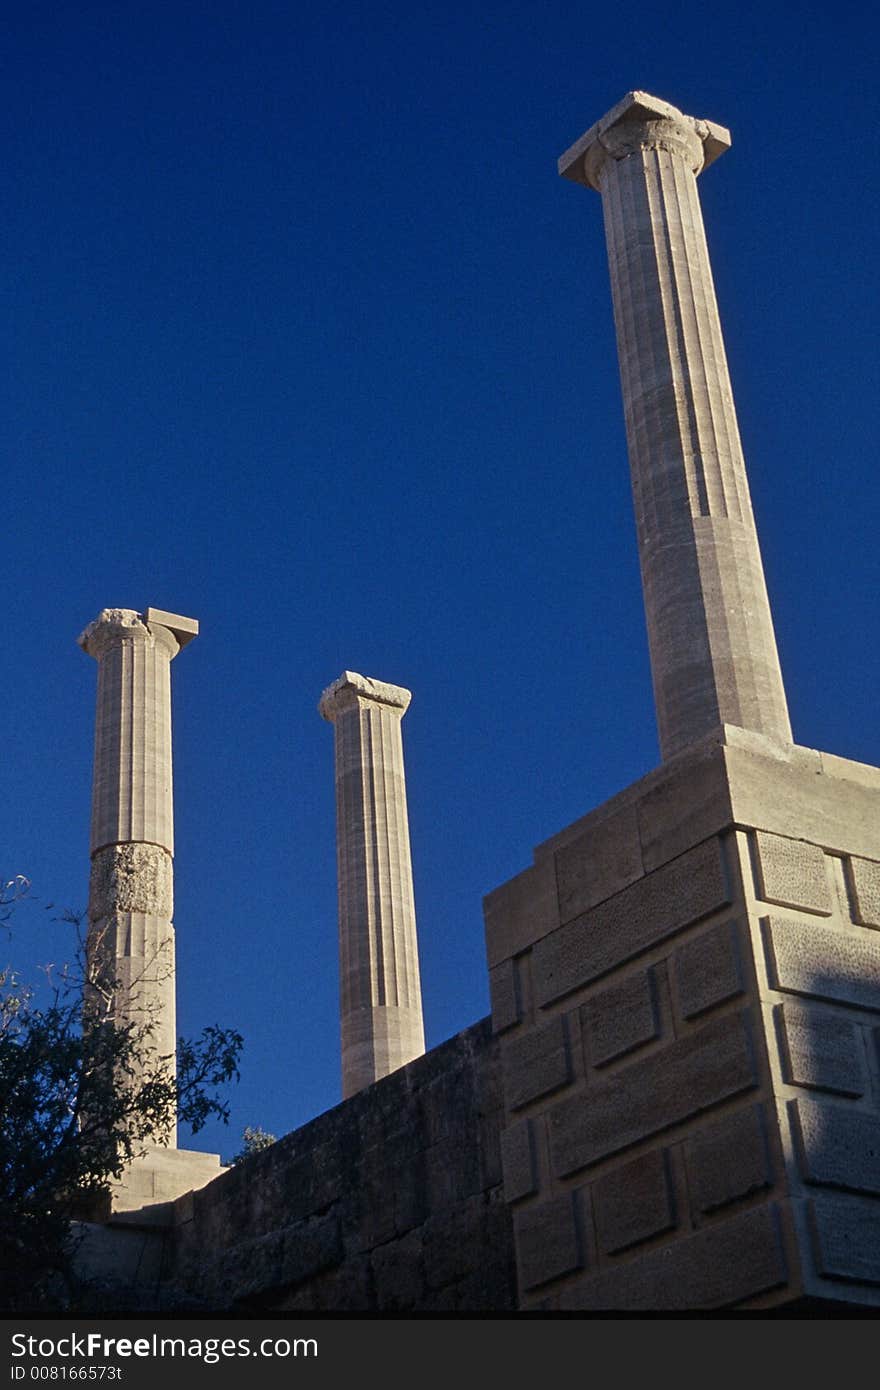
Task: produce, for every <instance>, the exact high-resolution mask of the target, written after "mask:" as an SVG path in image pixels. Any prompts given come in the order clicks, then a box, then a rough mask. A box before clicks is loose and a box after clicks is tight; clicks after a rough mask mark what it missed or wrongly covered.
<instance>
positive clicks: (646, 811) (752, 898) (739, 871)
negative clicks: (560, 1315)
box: [486, 727, 880, 1311]
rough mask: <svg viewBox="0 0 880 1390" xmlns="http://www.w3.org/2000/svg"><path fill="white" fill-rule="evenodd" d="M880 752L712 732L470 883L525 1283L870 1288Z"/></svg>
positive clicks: (606, 1291)
mask: <svg viewBox="0 0 880 1390" xmlns="http://www.w3.org/2000/svg"><path fill="white" fill-rule="evenodd" d="M878 926H880V770H878V769H876V768H870V767H866V766H864V765H862V764H858V763H851V762H847V761H846V760H844V759H842V758H836V757H832V756H831V755H828V754H824V753H819V752H816V751H814V750H812V749H807V748H799V747H796V746H793V745H790V744H789V745H779V744H773V743H771V742H770V741H769V740H766V739H764V738H762V737H761V736H760V735H756V734H750V733H746V732H745V731H743V730H741V729H733V728H729V727H727V728H724V729H722V730H719V732H718V734H717V735H716V736H714V737H710V738H709V739H706V740H704V741H703V742H702V743H701V744H697V745H695V746H694V747H693V748H691V749H689V750H688V751H687V752H686V753H683V754H681V755H680V756H679V757H677V758H673V759H671V760H670V761H669V762H668V763H666V764H665V765H664V766H663V767H662V768H660V769H658V770H657V771H656V772H653V773H651V774H649V776H647V777H645V778H643V779H642V781H641V782H638V783H636V784H635V785H634V786H632V787H629V788H628V789H627V790H626V791H625V792H622V793H621V794H620V795H619V796H617V797H614V798H613V799H612V800H611V801H609V802H607V803H606V804H605V805H604V806H601V807H599V808H597V810H596V811H594V812H592V813H591V814H590V815H588V816H586V817H584V819H583V820H581V821H579V822H577V823H576V824H574V825H572V826H570V827H569V828H568V829H567V830H565V831H563V832H562V833H561V834H559V835H557V836H556V837H554V839H552V840H550V841H548V842H546V843H545V844H544V845H541V846H539V847H538V849H537V850H536V851H535V862H534V865H533V866H532V867H531V868H529V869H527V870H525V872H524V873H522V874H519V875H518V876H517V877H516V878H515V879H513V880H511V882H509V883H507V884H505V885H504V886H503V887H501V888H499V889H497V890H496V891H495V892H494V893H492V894H490V895H489V897H488V898H487V900H486V939H487V949H488V955H489V965H490V982H491V989H492V1011H493V1022H494V1027H495V1030H496V1032H497V1033H498V1034H500V1035H501V1047H502V1074H503V1085H504V1097H505V1111H506V1115H505V1124H504V1132H503V1134H502V1154H503V1166H504V1189H505V1195H506V1197H507V1200H508V1201H509V1202H510V1203H511V1204H512V1207H513V1213H514V1231H515V1244H516V1258H517V1271H518V1278H519V1300H520V1306H521V1307H522V1308H524V1309H535V1310H542V1311H551V1310H556V1309H558V1310H562V1311H576V1310H582V1311H589V1310H602V1309H614V1310H629V1311H635V1310H639V1309H644V1310H647V1309H651V1310H660V1311H663V1310H668V1311H674V1310H687V1309H699V1308H725V1307H749V1308H762V1307H768V1308H769V1307H773V1306H783V1305H785V1304H792V1303H796V1302H797V1301H798V1300H812V1301H816V1300H819V1301H822V1300H825V1301H828V1302H836V1303H840V1304H843V1303H853V1304H859V1305H863V1306H864V1305H871V1304H877V1303H878V1302H880V1289H878V1285H880V1158H878V1155H880V1073H878V1054H877V1042H876V1040H877V1036H878V1034H877V1030H878V1026H880V937H878V935H877V928H878Z"/></svg>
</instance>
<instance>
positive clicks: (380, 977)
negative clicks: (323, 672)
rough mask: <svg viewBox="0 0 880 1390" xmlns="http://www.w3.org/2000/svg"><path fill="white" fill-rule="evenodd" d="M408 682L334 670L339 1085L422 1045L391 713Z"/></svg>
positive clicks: (368, 1075)
mask: <svg viewBox="0 0 880 1390" xmlns="http://www.w3.org/2000/svg"><path fill="white" fill-rule="evenodd" d="M410 698H411V697H410V692H409V691H408V690H402V689H401V688H400V687H399V686H396V685H385V684H384V683H383V682H381V681H375V680H370V679H369V678H368V677H366V676H361V675H358V674H357V672H355V671H343V673H342V675H341V676H340V678H339V680H338V681H335V682H334V684H333V685H331V686H330V687H329V688H328V689H327V690H325V691H324V694H323V695H322V696H321V701H320V704H319V705H318V709H319V711H320V713H321V714H322V715H323V717H324V718H325V719H326V720H328V721H329V722H330V723H331V724H333V726H334V731H335V739H334V742H335V756H336V819H337V863H338V874H339V980H340V1023H341V1030H342V1094H343V1097H348V1096H351V1095H354V1094H355V1092H356V1091H359V1090H361V1089H362V1088H363V1087H364V1086H369V1085H370V1083H371V1082H373V1081H377V1080H378V1079H379V1078H380V1077H381V1076H386V1075H387V1074H388V1073H389V1072H391V1071H395V1070H396V1069H397V1068H398V1067H402V1066H404V1065H405V1064H406V1063H407V1062H411V1061H412V1060H413V1058H414V1057H420V1056H421V1055H422V1053H423V1052H424V1050H425V1034H424V1026H423V1023H422V996H421V988H420V984H419V958H418V948H417V942H416V919H415V905H414V901H413V883H412V864H411V860H410V845H409V822H408V818H407V808H406V784H405V781H404V772H403V741H402V739H401V730H400V722H401V719H402V718H403V716H404V714H405V713H406V710H407V708H408V706H409V702H410Z"/></svg>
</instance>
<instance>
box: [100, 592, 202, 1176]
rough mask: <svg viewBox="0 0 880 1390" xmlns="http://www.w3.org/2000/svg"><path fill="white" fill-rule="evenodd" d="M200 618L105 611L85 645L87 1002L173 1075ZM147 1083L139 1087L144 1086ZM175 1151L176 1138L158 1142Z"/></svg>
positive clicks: (154, 611) (161, 1138)
mask: <svg viewBox="0 0 880 1390" xmlns="http://www.w3.org/2000/svg"><path fill="white" fill-rule="evenodd" d="M197 632H198V624H197V623H196V622H195V620H194V619H191V618H182V617H178V616H177V615H175V614H172V613H165V612H164V611H160V610H158V609H152V608H148V609H147V610H146V611H145V612H144V613H143V614H140V613H136V612H134V611H133V610H132V609H127V608H105V609H104V610H103V612H101V613H100V614H99V615H98V617H97V618H96V620H95V621H94V622H93V623H91V624H90V625H89V626H88V627H87V628H86V630H85V631H84V632H83V633H82V635H81V636H80V638H79V644H80V646H81V647H82V648H83V650H84V651H86V652H87V653H88V654H89V656H92V657H94V658H95V660H96V661H97V662H98V699H97V714H96V720H95V757H94V776H93V783H92V833H91V856H92V862H91V878H90V884H89V928H88V937H87V958H88V959H87V969H88V976H89V980H90V999H91V1000H92V1001H93V1002H99V1003H102V1007H104V1008H106V1010H107V1011H108V1012H109V1013H111V1014H112V1015H113V1016H114V1017H116V1018H118V1019H122V1020H125V1021H127V1022H135V1023H137V1024H139V1025H143V1026H144V1027H146V1028H148V1029H149V1034H148V1046H147V1049H146V1054H147V1055H145V1057H144V1064H145V1065H146V1066H150V1065H153V1064H155V1062H156V1061H160V1060H161V1061H162V1063H163V1065H164V1067H165V1069H166V1070H167V1071H168V1072H170V1073H171V1074H172V1075H173V1074H174V1071H175V1052H176V1042H177V1033H176V1008H175V965H174V927H173V925H172V916H173V911H174V889H173V863H172V855H173V852H174V815H173V803H172V766H171V674H170V667H171V661H172V659H173V658H174V657H175V656H176V655H177V653H178V651H179V650H180V648H181V647H182V646H184V645H185V644H186V643H187V642H189V641H191V640H192V638H193V637H195V636H196V634H197ZM138 1080H139V1078H137V1077H135V1078H133V1083H134V1084H137V1082H138ZM155 1140H156V1143H157V1144H159V1145H160V1146H162V1147H165V1148H174V1147H175V1146H176V1140H175V1132H174V1128H173V1127H172V1128H171V1129H170V1131H169V1132H168V1133H163V1134H159V1135H156V1136H155Z"/></svg>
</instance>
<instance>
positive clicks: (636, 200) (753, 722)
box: [559, 92, 791, 759]
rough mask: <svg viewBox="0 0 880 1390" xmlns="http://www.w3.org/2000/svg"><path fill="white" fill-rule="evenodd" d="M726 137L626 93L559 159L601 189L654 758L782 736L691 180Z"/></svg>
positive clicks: (780, 697)
mask: <svg viewBox="0 0 880 1390" xmlns="http://www.w3.org/2000/svg"><path fill="white" fill-rule="evenodd" d="M729 144H730V137H729V134H728V132H727V131H726V130H724V129H723V128H722V127H721V126H717V125H714V124H713V123H712V122H710V121H702V120H695V119H694V118H693V117H692V116H685V115H683V114H682V113H681V112H680V111H678V110H677V109H676V108H675V107H674V106H670V105H669V104H668V103H666V102H664V101H660V100H658V99H657V98H656V97H652V96H648V95H647V94H646V93H644V92H630V93H629V95H628V96H626V97H624V99H623V100H622V101H621V102H619V103H618V105H617V106H615V107H614V108H613V109H612V110H611V111H610V112H609V113H608V114H607V115H606V116H604V117H603V118H602V120H601V121H599V122H598V123H597V124H596V125H594V126H593V127H592V128H591V129H590V130H588V131H587V133H586V134H585V135H584V136H582V137H581V139H580V140H578V142H577V143H576V144H575V145H573V146H572V147H571V149H569V150H568V151H567V152H566V153H565V154H564V155H563V156H562V157H561V159H560V160H559V172H560V173H561V174H562V175H563V176H564V177H566V178H569V179H572V180H573V181H574V182H575V183H580V184H584V185H585V186H587V187H588V188H594V189H596V190H598V191H599V192H600V193H601V195H602V204H603V209H604V215H605V233H606V239H607V244H608V259H609V264H610V269H611V287H612V294H613V300H614V318H615V325H616V330H617V345H618V354H619V359H620V374H621V382H622V387H623V401H624V411H625V415H626V432H627V442H628V448H629V456H630V466H631V471H632V487H633V498H634V503H635V513H636V525H637V530H638V542H639V555H640V560H641V569H642V584H643V589H644V598H645V611H646V617H647V627H648V642H649V647H650V654H651V669H652V675H653V683H654V699H655V704H656V710H657V723H658V729H659V735H660V748H661V753H662V756H663V758H664V759H667V758H669V757H671V756H672V755H673V754H675V753H678V752H680V751H681V750H682V749H683V748H685V747H687V746H688V745H689V744H692V743H693V742H695V741H696V740H697V739H699V738H700V737H701V736H702V735H704V734H706V733H708V732H709V731H710V730H712V729H713V728H716V727H717V726H718V725H719V724H731V725H736V726H739V727H741V728H744V729H750V730H753V731H756V732H758V733H762V734H765V735H767V736H768V737H770V738H772V739H775V740H777V741H781V742H784V743H790V742H791V726H790V724H789V719H788V710H787V705H786V699H785V691H784V689H783V684H782V674H781V671H780V667H779V658H778V655H777V651H776V640H775V637H774V633H773V624H772V620H771V616H770V605H769V602H768V599H767V591H766V586H765V582H764V573H763V567H762V564H761V556H760V551H759V549H758V540H757V534H756V531H755V523H754V518H753V515H752V506H751V501H750V498H749V489H748V483H747V480H746V472H745V464H744V461H743V455H742V448H741V445H740V439H739V432H738V428H737V422H736V414H735V411H734V405H733V396H732V392H731V387H730V378H729V374H728V369H727V361H726V358H725V352H724V344H723V341H722V337H721V325H720V322H719V318H718V308H717V305H716V301H715V291H714V288H713V283H712V272H711V268H710V265H709V256H708V252H707V249H706V239H705V233H704V230H703V221H702V215H701V212H700V204H699V198H698V194H697V185H696V176H697V174H699V173H700V171H701V170H702V169H703V168H704V167H705V166H706V165H707V164H709V163H711V161H712V160H714V159H716V158H717V157H718V155H720V154H722V153H723V151H724V150H725V149H727V148H728V146H729Z"/></svg>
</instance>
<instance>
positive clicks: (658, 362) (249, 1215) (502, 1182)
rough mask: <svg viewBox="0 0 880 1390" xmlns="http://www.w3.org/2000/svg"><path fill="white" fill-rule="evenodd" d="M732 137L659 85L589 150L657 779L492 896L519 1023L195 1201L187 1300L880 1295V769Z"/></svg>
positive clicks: (183, 1223) (181, 1203)
mask: <svg viewBox="0 0 880 1390" xmlns="http://www.w3.org/2000/svg"><path fill="white" fill-rule="evenodd" d="M728 143H729V141H728V136H727V134H726V132H725V131H723V130H722V129H721V128H720V127H718V126H715V125H713V124H712V123H710V122H707V121H699V120H694V119H693V118H691V117H689V116H685V115H683V114H682V113H681V112H680V111H678V110H676V108H674V107H671V106H670V105H669V104H668V103H666V102H662V101H658V100H657V99H656V98H654V97H650V96H647V95H646V94H644V93H639V92H636V93H630V94H629V95H628V96H627V97H626V98H624V100H623V101H622V102H620V103H619V104H618V105H617V106H616V107H614V108H613V110H612V111H611V112H609V114H608V115H607V116H606V117H605V118H604V119H603V120H601V121H600V122H599V123H598V124H597V125H595V126H593V127H592V128H591V130H590V131H588V132H587V134H586V135H585V136H584V137H583V138H582V139H581V140H579V141H578V142H577V144H576V145H574V146H573V147H572V148H571V149H570V150H569V151H568V152H567V154H566V155H564V156H563V158H562V160H561V161H560V170H561V172H562V173H563V174H564V175H565V176H566V177H568V178H571V179H573V180H574V181H575V182H578V183H582V184H585V185H587V186H589V187H592V188H597V189H598V190H599V191H600V192H601V194H602V199H603V205H604V209H605V217H606V228H607V236H608V249H609V258H610V263H611V276H612V286H613V294H614V308H615V319H616V324H617V334H618V343H619V348H620V359H621V377H622V383H623V394H624V404H625V410H626V419H627V433H628V442H629V450H630V460H631V466H632V476H633V491H634V499H635V510H636V520H637V531H638V539H639V550H640V556H641V563H642V573H643V578H644V588H645V606H646V613H647V621H648V632H649V640H650V649H651V660H652V669H653V677H654V686H655V696H656V705H657V717H658V725H659V730H660V740H661V748H662V754H663V761H662V764H661V766H660V767H659V768H657V769H656V770H655V771H653V772H651V773H650V774H649V775H648V776H646V777H644V778H642V779H641V780H640V781H639V782H637V783H636V784H635V785H634V786H631V787H629V788H627V789H626V790H624V791H622V792H620V794H619V795H617V796H615V797H613V798H612V799H611V800H610V801H608V802H606V803H605V804H604V805H602V806H599V807H598V808H596V809H594V810H592V811H591V812H590V813H589V814H588V815H586V816H585V817H584V818H583V819H582V820H580V821H578V822H576V823H575V824H574V825H572V826H569V827H568V828H567V829H566V830H563V831H561V832H560V833H559V834H558V835H556V836H554V837H553V838H552V839H551V840H549V841H547V842H546V843H544V844H542V845H540V846H539V847H538V848H537V849H536V850H535V853H534V861H533V863H532V864H531V865H530V866H529V867H528V868H526V869H525V870H524V871H523V872H522V873H520V874H519V875H517V876H516V877H515V878H514V879H512V880H511V881H510V882H508V883H506V884H504V885H502V886H501V887H499V888H497V889H496V890H495V891H494V892H491V893H489V895H488V896H487V898H486V899H485V904H484V910H485V928H486V949H487V959H488V965H489V980H490V992H491V1002H492V1014H491V1020H485V1021H484V1022H483V1023H480V1024H477V1025H476V1026H475V1027H474V1028H472V1029H470V1030H467V1031H466V1032H465V1033H462V1034H460V1035H459V1036H458V1037H457V1038H455V1039H453V1040H452V1041H451V1042H450V1043H447V1044H445V1045H444V1046H443V1047H440V1048H437V1049H435V1050H434V1051H433V1052H431V1053H429V1054H427V1056H425V1057H423V1058H421V1059H419V1060H417V1061H415V1062H412V1063H410V1064H409V1065H408V1066H405V1067H403V1068H402V1069H400V1070H398V1071H396V1072H394V1074H393V1075H389V1076H386V1077H385V1078H384V1079H382V1080H378V1081H376V1082H375V1083H374V1084H373V1085H371V1086H369V1087H368V1088H367V1089H366V1090H362V1091H360V1092H359V1094H358V1095H357V1096H356V1097H354V1098H353V1099H352V1100H349V1101H345V1102H343V1104H342V1105H341V1106H339V1107H337V1108H336V1110H334V1111H330V1112H328V1114H327V1115H325V1116H321V1117H320V1118H319V1119H318V1120H316V1121H313V1122H312V1124H311V1125H308V1126H306V1127H305V1128H304V1129H302V1130H300V1131H299V1132H298V1133H296V1134H293V1135H289V1136H288V1137H287V1138H286V1139H284V1140H282V1141H281V1142H280V1143H279V1144H278V1145H276V1146H274V1148H273V1149H271V1150H269V1151H268V1152H267V1153H266V1154H261V1155H258V1156H257V1157H255V1158H254V1159H251V1160H249V1161H248V1163H246V1164H244V1165H242V1167H241V1169H236V1170H234V1171H233V1172H232V1173H229V1174H225V1175H223V1176H222V1177H220V1178H219V1179H217V1181H216V1182H214V1183H212V1184H210V1185H209V1186H208V1187H206V1188H204V1189H202V1190H201V1191H198V1192H195V1193H194V1194H192V1195H191V1196H184V1197H181V1198H180V1199H178V1201H177V1202H176V1203H174V1205H173V1207H172V1208H171V1209H170V1212H169V1214H168V1222H169V1225H168V1229H167V1231H166V1234H165V1243H164V1259H165V1263H164V1265H163V1266H161V1267H160V1266H159V1264H158V1263H154V1267H153V1275H154V1278H157V1279H159V1281H160V1284H161V1287H162V1289H163V1291H164V1292H163V1295H162V1296H163V1297H164V1298H166V1299H170V1300H173V1299H174V1298H177V1299H179V1300H183V1301H184V1302H186V1300H190V1303H191V1305H192V1306H196V1307H205V1308H222V1309H226V1310H228V1311H231V1312H235V1311H237V1310H240V1311H244V1310H249V1309H253V1308H261V1309H264V1310H266V1311H271V1310H281V1309H298V1310H302V1311H305V1310H309V1309H323V1308H332V1309H335V1310H337V1311H359V1310H363V1311H372V1312H394V1311H400V1310H407V1311H419V1310H424V1311H427V1310H431V1309H437V1308H447V1309H455V1310H476V1309H483V1310H492V1311H496V1312H507V1311H510V1310H511V1309H513V1308H517V1309H521V1310H524V1311H528V1312H557V1311H560V1312H582V1313H593V1312H599V1313H601V1312H606V1311H609V1310H610V1311H629V1312H639V1311H657V1312H666V1313H670V1312H674V1311H696V1310H706V1309H737V1310H740V1311H753V1312H759V1311H762V1310H776V1311H779V1310H782V1311H783V1312H784V1311H786V1310H788V1311H789V1312H794V1313H796V1314H798V1315H804V1314H806V1313H809V1312H812V1311H822V1310H823V1309H832V1310H837V1311H846V1310H850V1311H852V1310H857V1309H863V1310H866V1309H870V1308H872V1307H873V1308H876V1306H877V1305H878V1304H880V1158H878V1155H880V1066H878V1049H877V1045H876V1039H877V1036H878V1029H880V936H878V931H880V769H877V768H872V767H867V766H865V765H863V764H859V763H854V762H851V761H847V760H845V759H842V758H837V757H834V756H833V755H830V754H826V753H821V752H817V751H815V750H812V749H808V748H802V747H799V746H797V745H796V744H794V743H792V741H791V732H790V728H789V724H788V716H787V713H786V703H785V696H784V692H783V687H782V679H781V675H780V670H779V662H778V659H777V655H776V647H775V641H774V637H773V629H772V623H771V619H770V611H769V605H768V602H767V595H766V590H765V586H764V579H763V574H762V567H761V561H760V555H759V551H758V544H757V539H756V536H755V530H754V523H753V520H752V514H751V507H750V503H749V497H748V488H747V483H746V477H745V470H744V466H743V461H742V455H741V451H740V446H739V440H738V435H737V429H736V420H735V415H734V411H733V404H732V398H731V393H730V385H729V381H728V377H727V368H726V365H725V359H724V349H723V344H722V341H721V333H720V327H719V324H718V316H717V309H716V306H715V299H714V293H713V290H712V281H711V274H710V269H709V263H708V257H707V254H706V248H705V241H704V237H703V231H702V224H701V220H700V211H699V206H698V201H697V193H696V183H695V175H696V174H697V173H699V172H700V170H701V169H702V168H703V167H704V165H705V164H707V163H709V162H710V161H711V160H712V159H714V158H715V157H716V156H717V155H718V154H719V153H720V152H721V151H722V150H723V149H724V148H725V147H726V145H727V144H728ZM344 679H345V678H344ZM358 679H360V678H352V680H353V681H355V682H356V681H357V680H358ZM337 684H339V683H337ZM332 689H336V687H333V688H332ZM343 689H345V698H346V700H347V701H349V702H350V703H351V707H352V709H354V706H355V703H356V701H357V700H361V699H366V698H367V695H368V692H365V693H364V694H359V693H358V687H357V684H356V683H355V684H354V685H353V686H352V687H351V688H347V687H343ZM361 708H362V707H361V706H360V705H358V709H359V710H360V709H361ZM349 717H351V716H349ZM357 718H358V719H359V720H360V719H361V715H360V714H358V716H357ZM361 727H363V725H361ZM337 733H338V725H337ZM346 757H347V758H348V759H349V761H347V762H345V764H344V768H345V769H351V768H355V767H356V766H357V765H358V758H359V757H360V758H361V762H362V761H363V754H362V752H360V753H356V752H355V751H354V748H352V751H351V752H350V753H349V754H347V755H346ZM346 775H351V774H350V772H348V773H346ZM347 815H348V813H347V812H346V814H345V815H344V816H343V817H342V819H341V825H342V826H343V827H344V826H346V825H347V824H348V822H347V819H346V817H347ZM346 852H347V851H346ZM341 855H342V851H341ZM340 863H342V858H341V859H340ZM351 872H352V875H353V876H354V872H355V871H354V870H353V869H352V871H351ZM103 1234H104V1236H106V1235H107V1232H104V1233H103ZM125 1238H126V1240H128V1241H129V1242H136V1241H141V1245H140V1246H139V1247H138V1259H139V1260H140V1261H141V1267H146V1265H145V1263H144V1262H145V1259H146V1256H147V1255H148V1254H150V1253H151V1254H152V1256H153V1258H154V1261H157V1260H158V1250H159V1246H158V1243H157V1242H158V1237H157V1236H155V1235H153V1236H150V1235H149V1234H148V1233H147V1232H146V1231H140V1232H138V1231H136V1230H135V1229H133V1228H132V1229H130V1230H129V1231H128V1232H127V1233H126V1234H125ZM150 1243H151V1244H150ZM148 1245H149V1250H148V1249H147V1246H148ZM118 1248H121V1247H117V1249H118ZM97 1260H98V1255H97V1254H96V1261H97ZM95 1267H97V1264H96V1266H95ZM105 1267H106V1266H105ZM135 1282H136V1281H135ZM152 1287H153V1286H151V1290H152ZM135 1293H137V1289H136V1288H135ZM149 1297H150V1298H152V1299H153V1300H154V1305H153V1306H155V1298H156V1295H155V1292H152V1291H151V1293H150V1294H149Z"/></svg>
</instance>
